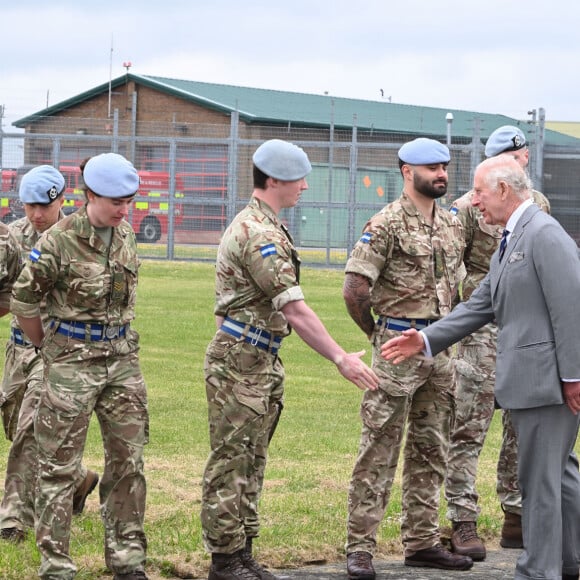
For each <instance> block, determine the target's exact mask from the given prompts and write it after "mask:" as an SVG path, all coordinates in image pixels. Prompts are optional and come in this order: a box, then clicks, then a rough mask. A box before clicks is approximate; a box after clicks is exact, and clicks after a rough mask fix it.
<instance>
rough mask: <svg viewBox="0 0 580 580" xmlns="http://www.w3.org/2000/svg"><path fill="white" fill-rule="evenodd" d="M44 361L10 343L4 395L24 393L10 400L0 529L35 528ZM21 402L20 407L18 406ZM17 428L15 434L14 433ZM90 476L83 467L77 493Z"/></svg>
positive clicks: (27, 348) (5, 371)
mask: <svg viewBox="0 0 580 580" xmlns="http://www.w3.org/2000/svg"><path fill="white" fill-rule="evenodd" d="M42 372H43V364H42V359H41V358H40V357H39V356H38V355H37V354H36V352H35V350H34V348H32V347H25V346H19V345H16V344H14V343H8V347H7V349H6V360H5V364H4V381H3V388H4V392H5V393H20V392H22V393H24V395H23V397H16V398H14V397H10V398H9V400H10V401H11V402H12V403H13V410H12V413H11V414H10V415H11V417H13V416H14V415H16V416H17V417H18V421H17V424H12V423H10V425H11V428H10V431H11V433H13V436H12V445H11V446H10V451H9V452H8V459H7V463H6V479H5V480H4V496H3V498H2V503H1V504H0V528H18V529H20V530H25V529H26V528H34V496H35V487H36V476H37V459H38V449H37V445H36V439H35V437H34V415H35V413H36V407H37V405H38V400H39V398H40V391H41V387H42ZM18 401H20V402H21V404H20V406H18V405H17V402H18ZM12 426H13V427H14V430H13V429H12ZM86 475H87V470H86V468H85V467H83V466H81V468H80V470H79V472H78V473H77V475H76V477H75V490H76V489H77V488H78V487H79V486H80V485H81V484H82V483H83V481H84V479H85V477H86Z"/></svg>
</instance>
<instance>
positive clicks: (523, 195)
mask: <svg viewBox="0 0 580 580" xmlns="http://www.w3.org/2000/svg"><path fill="white" fill-rule="evenodd" d="M480 167H481V168H482V169H483V168H485V169H486V171H485V173H484V175H483V179H484V181H485V183H486V185H487V186H488V187H489V188H490V189H497V187H498V185H499V183H500V181H503V182H505V183H507V184H508V185H509V186H510V187H511V188H512V189H513V191H514V193H515V194H516V195H517V196H518V197H519V198H520V199H522V200H525V199H529V198H530V197H531V192H532V180H531V179H530V178H529V176H528V174H527V173H526V172H525V171H524V170H523V169H522V167H521V166H520V164H519V163H518V162H517V161H516V160H515V159H514V158H513V156H511V155H510V154H509V153H502V154H501V155H497V156H496V157H490V158H489V159H486V160H485V161H483V162H482V163H481V164H480Z"/></svg>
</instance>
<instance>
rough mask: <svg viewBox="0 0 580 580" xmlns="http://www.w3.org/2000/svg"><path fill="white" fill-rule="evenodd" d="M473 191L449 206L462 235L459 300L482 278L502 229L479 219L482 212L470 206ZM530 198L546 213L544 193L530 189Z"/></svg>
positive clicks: (466, 297)
mask: <svg viewBox="0 0 580 580" xmlns="http://www.w3.org/2000/svg"><path fill="white" fill-rule="evenodd" d="M473 193H474V192H473V190H471V191H468V192H467V193H465V194H463V195H462V196H461V197H460V198H459V199H456V200H455V202H454V203H453V204H452V206H451V209H450V211H451V212H452V213H453V214H455V215H456V216H457V217H458V218H459V219H460V220H461V223H462V225H463V231H464V235H465V255H464V258H463V262H464V264H465V270H466V277H465V280H464V281H463V285H462V288H461V298H462V300H467V299H468V298H469V297H470V296H471V293H472V292H473V291H474V290H475V289H476V288H477V287H478V286H479V283H480V282H481V281H482V280H483V279H484V278H485V276H486V274H487V273H488V271H489V263H490V261H491V257H492V255H493V253H494V252H495V251H496V249H497V247H498V246H499V243H500V240H501V235H502V232H503V226H497V225H488V224H486V223H485V222H484V221H483V215H482V213H481V212H480V211H479V209H478V208H476V207H473V205H471V200H472V199H473ZM532 200H533V201H534V203H535V204H536V205H538V206H540V207H541V208H542V210H543V211H545V212H546V213H548V214H549V213H550V202H549V201H548V200H547V198H546V197H545V196H544V194H542V193H540V192H539V191H536V190H532Z"/></svg>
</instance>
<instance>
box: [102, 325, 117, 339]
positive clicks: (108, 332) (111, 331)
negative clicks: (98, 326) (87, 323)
mask: <svg viewBox="0 0 580 580" xmlns="http://www.w3.org/2000/svg"><path fill="white" fill-rule="evenodd" d="M105 336H106V337H107V338H108V339H109V340H111V339H113V338H117V336H119V327H118V326H107V327H106V328H105Z"/></svg>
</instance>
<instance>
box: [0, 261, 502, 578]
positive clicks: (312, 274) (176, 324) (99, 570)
mask: <svg viewBox="0 0 580 580" xmlns="http://www.w3.org/2000/svg"><path fill="white" fill-rule="evenodd" d="M213 271H214V267H213V265H211V264H199V263H179V262H149V261H145V262H144V263H143V267H142V269H141V277H140V283H139V294H138V309H137V319H136V321H135V324H134V326H135V328H136V329H137V330H138V331H139V332H140V333H141V364H142V368H143V374H144V376H145V379H146V381H147V385H148V390H149V410H150V417H151V434H150V435H151V440H150V444H149V445H148V447H147V448H146V475H147V481H148V507H147V513H146V531H147V536H148V540H149V550H148V568H147V572H148V574H149V576H150V578H151V579H152V580H154V579H160V578H205V577H207V567H208V563H209V557H208V555H207V554H206V553H205V551H204V549H203V546H202V543H201V526H200V519H199V511H200V497H201V476H202V472H203V468H204V464H205V459H206V456H207V452H208V436H207V415H206V401H205V388H204V382H203V358H204V351H205V347H206V345H207V343H208V342H209V340H210V339H211V337H212V336H213V334H214V330H215V326H214V319H213V314H212V308H213V288H214V280H213ZM342 281H343V274H342V272H340V271H330V270H313V269H304V270H303V274H302V286H303V288H304V291H305V294H306V299H307V301H308V303H309V304H310V306H312V307H313V308H314V310H315V311H316V312H317V313H318V314H319V316H320V318H321V319H322V321H323V322H324V323H325V324H326V326H327V328H328V329H329V330H330V332H331V334H333V336H334V337H335V338H336V339H337V340H338V342H340V344H341V345H342V346H343V347H344V348H345V349H347V350H349V351H355V350H361V349H363V348H366V346H367V345H366V338H365V337H364V336H363V334H362V332H360V330H358V328H357V327H356V326H355V324H354V323H353V322H352V321H351V320H350V318H349V316H348V314H347V312H346V308H345V306H344V303H343V300H342ZM7 335H8V320H6V319H3V320H1V321H0V336H4V337H6V336H7ZM281 357H282V359H283V360H284V364H285V367H286V375H287V380H286V399H285V409H284V413H283V415H282V419H281V421H280V425H279V427H278V431H277V433H276V436H275V438H274V440H273V442H272V445H271V447H270V458H269V464H268V469H267V472H266V481H265V486H264V493H263V497H262V502H261V507H260V513H261V518H262V535H261V537H260V538H259V540H258V541H257V542H256V549H257V553H258V557H259V558H260V559H261V560H263V561H264V562H265V563H267V564H268V565H270V566H279V567H280V566H283V567H292V566H299V565H301V564H304V563H306V562H313V561H321V560H327V561H336V560H340V559H342V558H344V548H343V546H344V541H345V521H346V492H347V487H348V482H349V478H350V472H351V469H352V466H353V463H354V459H355V454H356V451H357V447H358V437H359V432H360V420H359V416H358V406H359V402H360V398H361V394H362V393H361V391H359V390H358V389H356V388H355V387H354V386H353V385H351V384H350V383H347V382H346V381H345V380H344V379H342V377H340V375H339V374H338V372H337V371H336V369H335V368H334V366H333V365H332V364H331V363H329V362H328V361H326V360H324V359H322V358H321V357H320V356H318V355H316V354H315V353H314V352H313V351H312V350H310V349H309V348H308V347H306V345H305V344H304V343H303V342H302V341H301V340H300V339H299V338H298V337H297V336H296V335H295V334H293V335H291V336H290V337H289V338H288V339H286V341H285V342H284V345H283V348H282V351H281ZM365 360H367V362H370V356H369V354H367V355H366V357H365ZM500 435H501V420H500V417H499V415H498V414H496V417H495V418H494V421H493V424H492V428H491V431H490V433H489V435H488V440H487V443H486V446H485V448H484V451H483V455H482V458H481V461H480V477H479V492H480V494H481V499H480V504H481V506H482V516H481V518H480V523H479V529H480V532H481V533H482V535H483V537H484V538H485V539H486V540H487V542H488V545H490V546H494V545H497V540H498V537H499V531H500V528H501V523H502V516H501V510H500V507H499V504H498V502H497V499H496V496H495V463H496V461H497V450H498V449H499V442H500ZM8 448H9V442H8V441H5V440H2V441H0V470H1V471H2V474H4V471H5V467H6V455H7V452H8ZM102 456H103V453H102V445H101V441H100V436H99V432H98V425H97V424H96V421H94V420H93V422H92V424H91V429H90V432H89V439H88V442H87V449H86V453H85V463H86V465H87V466H88V467H89V468H91V469H94V470H96V471H98V472H101V471H102V464H103V459H102ZM399 516H400V486H399V479H397V482H396V485H395V487H394V489H393V493H392V498H391V502H390V504H389V507H388V511H387V514H386V517H385V520H384V522H383V525H382V526H381V529H380V537H379V555H384V556H386V555H392V554H399V553H400V539H399V537H400V535H399ZM441 525H442V526H447V525H448V522H447V520H446V519H445V504H444V502H442V504H441ZM71 555H72V557H73V559H74V561H75V563H76V564H77V566H78V567H79V574H78V578H79V579H97V578H108V579H109V580H110V578H111V576H110V575H109V573H108V572H107V570H106V569H105V566H104V557H103V529H102V525H101V521H100V517H99V510H98V500H97V493H94V494H93V495H91V496H90V497H89V499H88V501H87V506H86V508H85V512H84V514H83V515H82V516H80V517H78V518H75V519H74V522H73V529H72V542H71ZM38 564H39V556H38V553H37V551H36V548H35V545H34V538H33V535H32V534H29V536H28V539H27V541H26V542H25V543H24V544H23V545H19V546H14V545H11V544H8V543H5V542H4V543H2V544H1V545H0V577H1V578H3V579H8V580H23V579H25V580H27V579H33V578H36V573H37V567H38Z"/></svg>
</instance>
